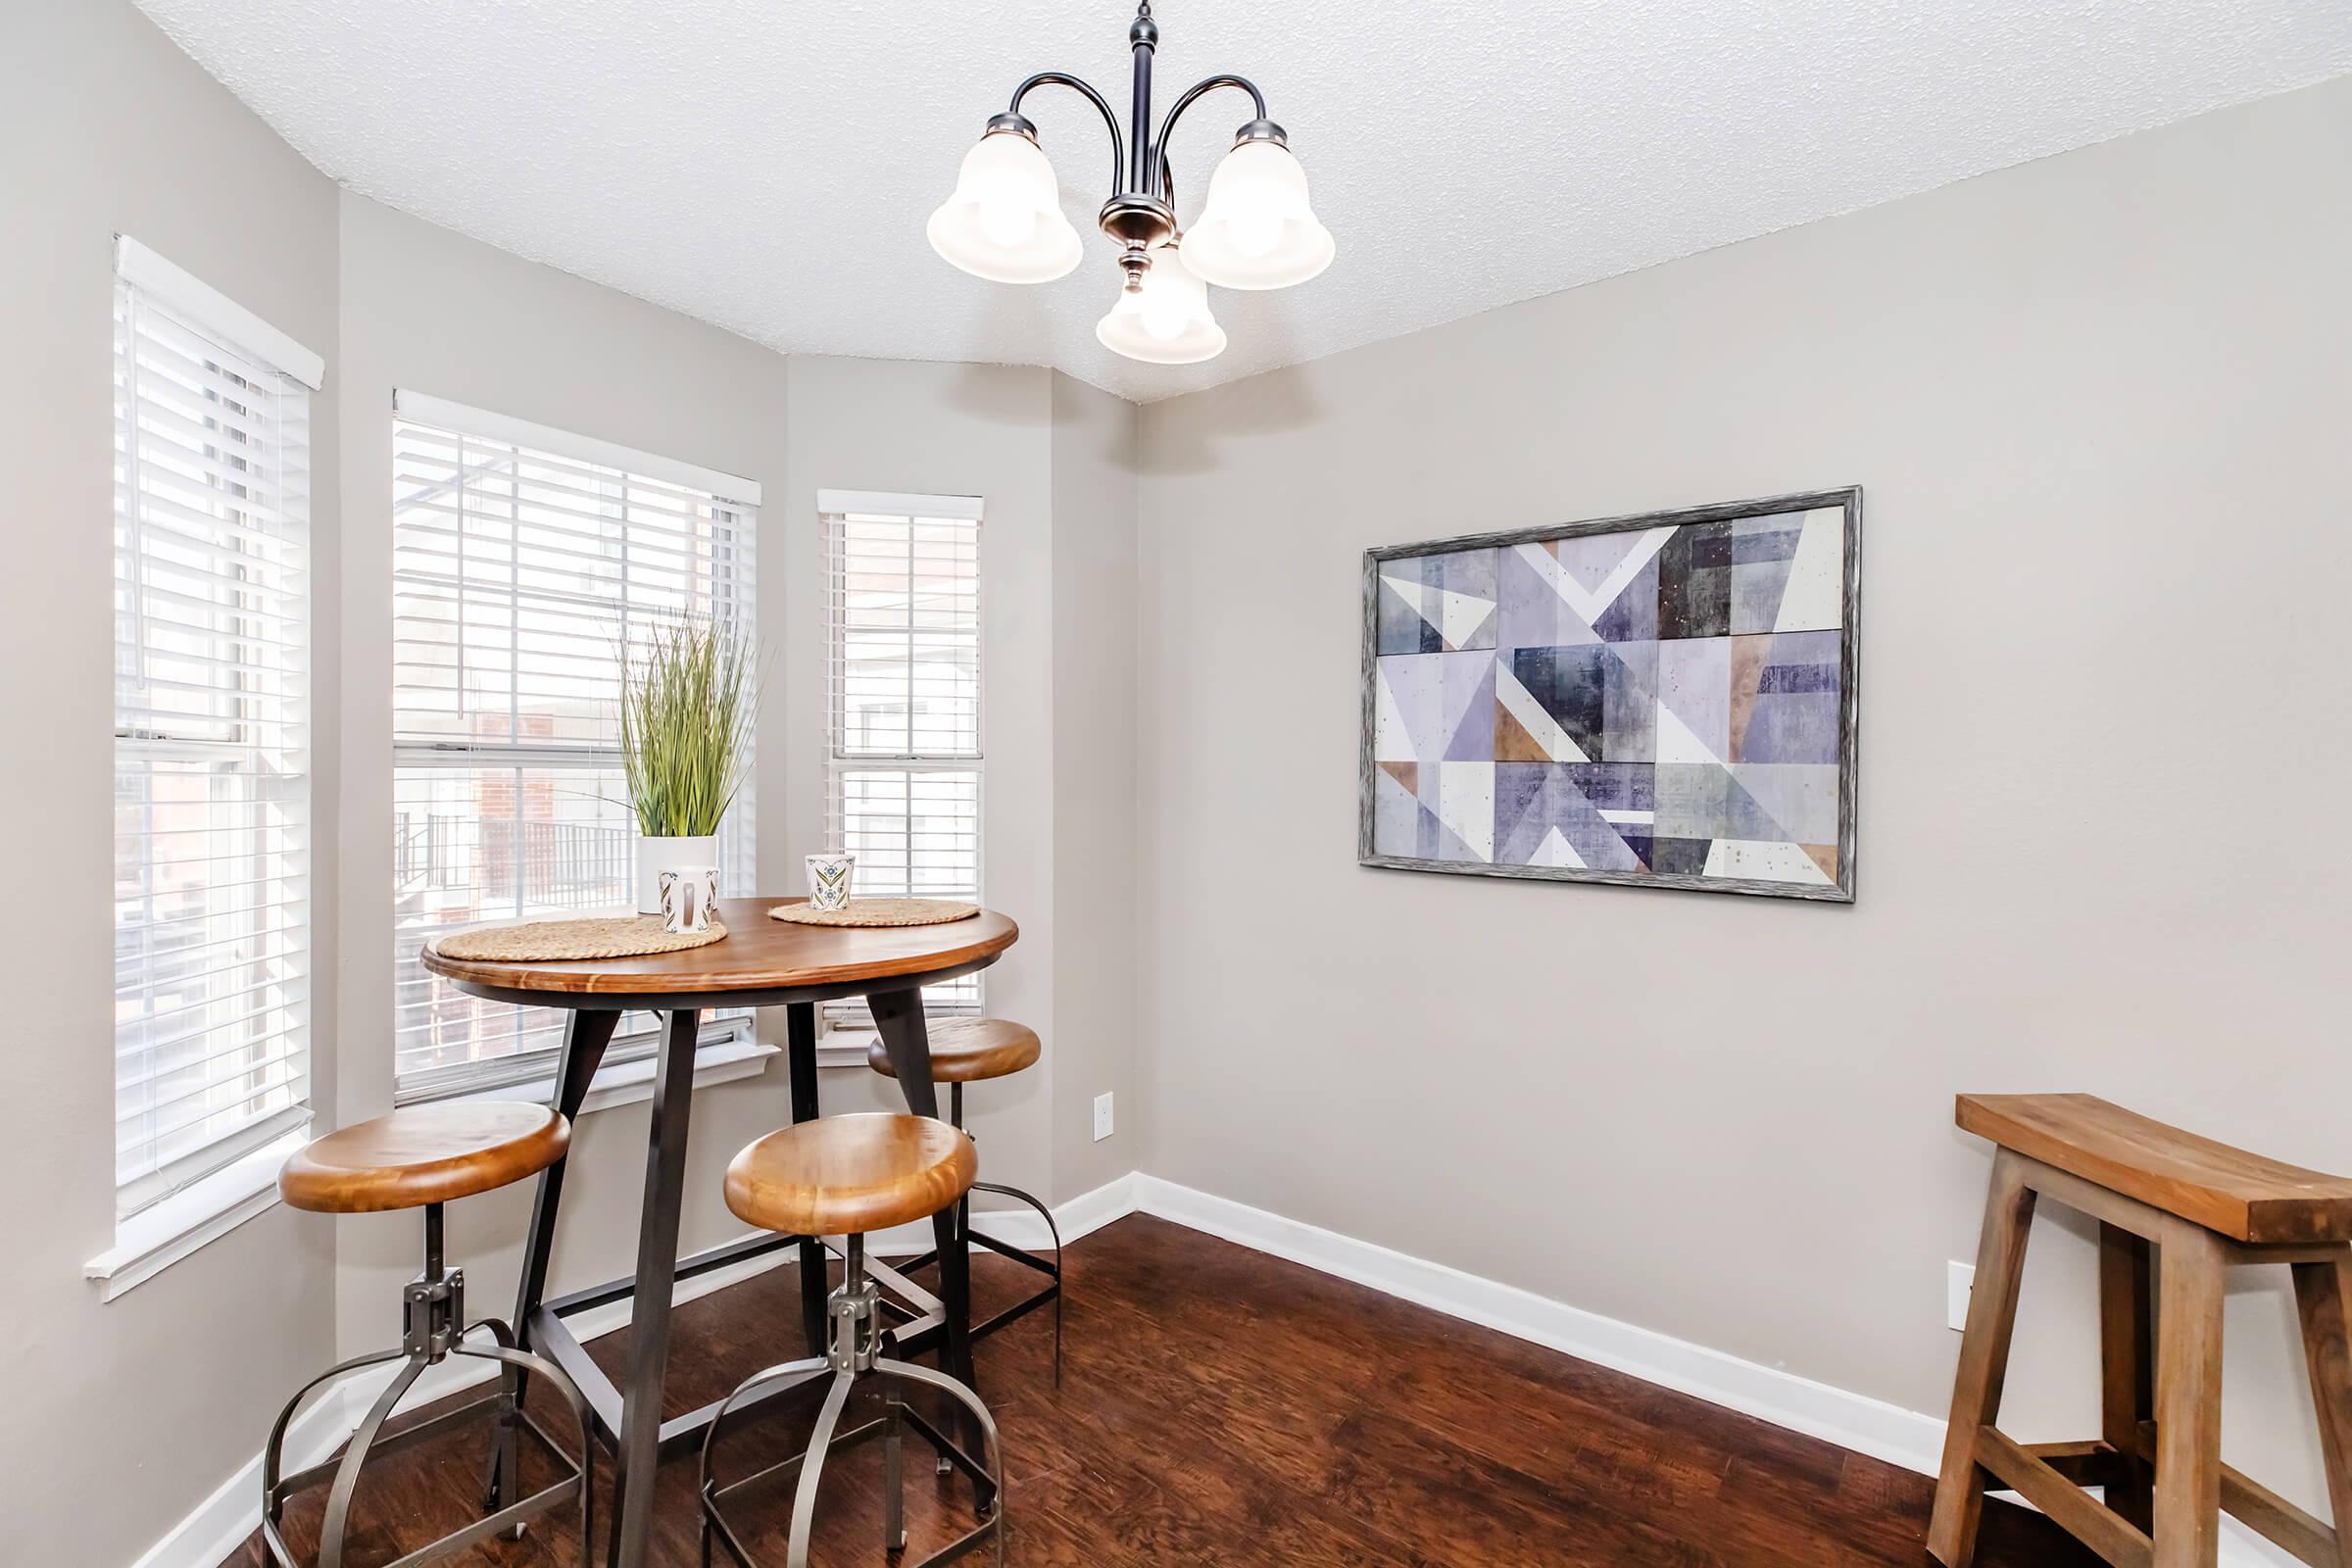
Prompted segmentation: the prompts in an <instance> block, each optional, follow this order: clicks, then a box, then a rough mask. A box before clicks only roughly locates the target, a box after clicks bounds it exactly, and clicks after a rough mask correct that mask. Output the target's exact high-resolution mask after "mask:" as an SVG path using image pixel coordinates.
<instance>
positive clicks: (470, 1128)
mask: <svg viewBox="0 0 2352 1568" xmlns="http://www.w3.org/2000/svg"><path fill="white" fill-rule="evenodd" d="M570 1141H571V1127H570V1124H569V1123H567V1122H566V1121H565V1120H564V1118H563V1117H562V1116H561V1115H559V1114H557V1113H556V1112H555V1111H553V1110H551V1109H549V1108H548V1107H547V1106H545V1105H533V1104H526V1103H520V1102H515V1101H458V1102H453V1103H447V1104H438V1105H411V1106H407V1107H404V1108H403V1109H400V1110H396V1111H394V1112H392V1114H391V1115H389V1116H378V1117H377V1118H376V1119H375V1120H373V1121H366V1122H361V1123H359V1124H358V1125H357V1126H352V1127H346V1128H344V1129H343V1130H342V1131H340V1132H334V1133H329V1134H327V1135H326V1136H325V1137H323V1138H320V1139H318V1140H317V1141H315V1142H313V1143H312V1144H311V1145H310V1146H309V1147H308V1148H306V1149H303V1150H302V1151H300V1152H297V1153H296V1154H295V1155H294V1156H293V1157H292V1158H291V1159H289V1160H287V1161H286V1163H285V1168H284V1169H283V1170H281V1171H280V1172H279V1173H278V1178H277V1190H278V1192H279V1194H280V1195H281V1196H282V1197H283V1198H284V1199H285V1201H286V1202H287V1203H289V1204H290V1205H292V1206H293V1207H295V1208H304V1209H310V1210H312V1211H314V1212H317V1213H323V1214H374V1213H382V1212H384V1211H385V1210H388V1209H399V1208H421V1209H423V1210H424V1270H423V1272H422V1273H420V1274H419V1275H417V1278H416V1279H414V1280H412V1281H410V1282H409V1284H408V1285H407V1286H406V1287H404V1288H403V1289H402V1291H401V1314H402V1335H401V1344H400V1348H398V1349H394V1350H381V1351H378V1352H376V1353H375V1354H373V1355H362V1356H356V1357H354V1358H353V1359H351V1360H349V1361H345V1362H343V1363H342V1364H341V1365H339V1366H336V1367H333V1368H331V1369H329V1370H328V1371H326V1372H323V1373H321V1374H319V1376H318V1377H316V1378H313V1379H312V1380H311V1381H310V1382H309V1383H306V1384H304V1385H303V1386H302V1388H301V1389H300V1390H299V1391H298V1392H297V1393H296V1394H295V1396H294V1397H293V1398H291V1399H289V1400H287V1401H286V1407H285V1409H284V1410H282V1411H281V1412H279V1414H278V1418H277V1424H276V1425H275V1426H272V1427H271V1428H270V1441H269V1442H268V1443H267V1444H266V1445H265V1446H263V1449H262V1540H263V1543H264V1544H266V1545H267V1546H268V1548H269V1551H270V1557H271V1558H272V1559H273V1560H274V1561H275V1562H276V1563H277V1564H278V1565H279V1568H298V1565H297V1563H296V1560H295V1557H294V1554H293V1553H292V1552H291V1551H290V1550H288V1549H287V1546H286V1544H285V1541H284V1539H283V1538H282V1537H281V1536H280V1534H279V1532H278V1525H279V1522H280V1520H281V1519H282V1518H283V1515H284V1511H285V1504H286V1499H287V1498H288V1497H289V1496H291V1495H293V1494H294V1493H296V1492H299V1491H302V1490H303V1489H304V1488H306V1487H310V1486H315V1485H317V1484H318V1483H319V1482H320V1481H322V1480H325V1479H326V1478H327V1477H328V1476H330V1475H331V1476H332V1477H333V1478H334V1484H333V1486H332V1487H331V1488H330V1489H329V1491H328V1493H327V1498H326V1516H325V1518H324V1520H323V1521H322V1522H321V1523H320V1525H319V1557H318V1563H317V1568H342V1563H343V1541H344V1536H345V1533H346V1532H347V1530H348V1529H349V1527H350V1523H351V1498H352V1493H353V1492H354V1490H355V1489H356V1488H357V1487H358V1485H359V1479H360V1471H361V1468H362V1467H363V1466H364V1465H366V1463H367V1462H368V1456H369V1455H370V1454H371V1453H372V1454H380V1453H387V1452H390V1451H391V1450H392V1449H394V1448H398V1447H403V1446H407V1445H409V1444H412V1443H415V1442H417V1440H418V1439H421V1438H424V1437H427V1436H430V1435H431V1434H433V1433H436V1432H440V1431H443V1430H445V1429H446V1428H448V1427H450V1426H452V1425H454V1424H456V1423H458V1422H460V1421H463V1420H465V1419H466V1418H468V1417H470V1416H472V1415H473V1414H474V1413H475V1412H476V1411H480V1410H484V1409H494V1410H495V1413H496V1416H497V1421H498V1437H497V1441H496V1443H495V1445H494V1446H493V1449H492V1453H491V1462H490V1466H489V1472H490V1474H489V1484H488V1492H487V1495H485V1496H484V1498H483V1501H482V1506H483V1508H484V1510H485V1512H486V1514H487V1517H485V1518H482V1519H478V1520H476V1521H475V1522H474V1523H472V1524H470V1525H467V1526H466V1528H465V1529H463V1530H460V1531H456V1532H454V1533H453V1534H450V1535H447V1536H443V1537H442V1538H441V1539H440V1540H438V1541H434V1542H431V1543H429V1544H425V1545H423V1546H420V1547H418V1548H417V1549H416V1550H415V1551H412V1552H409V1553H408V1554H406V1555H405V1556H402V1557H400V1558H399V1559H397V1560H396V1561H395V1562H393V1563H390V1564H387V1565H386V1568H418V1565H420V1564H423V1563H428V1562H432V1561H435V1560H437V1559H439V1558H442V1557H446V1556H448V1555H449V1554H451V1553H452V1552H456V1551H461V1550H463V1549H465V1548H466V1547H467V1546H469V1545H472V1544H474V1543H475V1542H477V1541H484V1540H487V1539H488V1538H490V1537H491V1536H494V1535H496V1534H498V1533H499V1532H501V1531H512V1532H513V1533H514V1534H515V1535H516V1536H520V1535H521V1534H522V1529H523V1525H524V1523H525V1522H526V1521H528V1520H530V1519H532V1518H534V1517H536V1516H538V1515H539V1514H543V1513H545V1512H547V1511H548V1510H549V1509H550V1508H553V1507H556V1506H558V1505H559V1504H561V1503H563V1502H564V1501H566V1500H571V1499H576V1500H577V1501H578V1503H579V1507H580V1562H581V1564H582V1568H587V1565H588V1564H589V1563H590V1562H591V1561H592V1558H591V1556H590V1553H589V1547H588V1544H589V1541H590V1540H591V1539H592V1537H593V1535H594V1531H593V1529H592V1528H591V1527H592V1525H593V1522H594V1521H593V1519H592V1517H591V1514H590V1501H589V1491H590V1485H591V1482H592V1481H593V1480H594V1476H593V1467H594V1462H595V1454H594V1446H593V1444H592V1443H591V1441H590V1437H589V1425H588V1404H587V1401H586V1400H585V1399H583V1398H582V1397H580V1391H579V1390H578V1389H577V1388H576V1387H574V1386H573V1384H572V1381H571V1379H569V1378H567V1377H565V1376H564V1373H563V1371H562V1370H561V1369H559V1368H558V1367H557V1366H556V1365H555V1363H554V1362H552V1361H548V1360H545V1359H543V1358H542V1357H540V1356H536V1355H533V1354H532V1353H530V1352H529V1351H528V1350H523V1349H518V1348H516V1347H515V1331H514V1330H513V1329H511V1328H509V1327H508V1326H507V1325H506V1324H505V1323H503V1322H501V1321H500V1320H498V1319H497V1318H484V1319H482V1320H481V1321H480V1322H478V1323H474V1324H472V1325H470V1326H468V1325H467V1324H466V1274H465V1271H464V1270H462V1269H450V1268H445V1267H443V1265H442V1256H441V1205H442V1204H444V1203H446V1202H449V1201H452V1200H453V1199H459V1198H470V1197H472V1196H473V1195H475V1194H476V1193H487V1192H490V1191H492V1190H493V1189H495V1188H500V1187H504V1186H506V1185H508V1184H509V1183H510V1182H518V1181H521V1180H522V1179H524V1178H525V1177H528V1176H536V1175H537V1174H539V1172H541V1171H543V1170H545V1169H546V1168H547V1167H548V1166H550V1165H553V1164H554V1163H555V1162H556V1161H558V1160H560V1159H562V1158H563V1157H564V1149H565V1147H566V1146H567V1145H568V1144H569V1143H570ZM477 1329H486V1330H488V1331H489V1333H490V1336H491V1340H492V1342H493V1343H492V1344H490V1345H486V1346H485V1345H468V1344H466V1335H467V1334H470V1333H472V1332H474V1331H475V1330H477ZM453 1355H462V1356H471V1357H473V1358H475V1359H478V1360H484V1361H494V1362H497V1363H498V1364H499V1369H500V1383H499V1391H498V1392H497V1393H496V1394H492V1395H486V1396H484V1397H481V1398H479V1399H475V1400H473V1401H471V1402H470V1403H467V1404H465V1405H462V1406H460V1407H459V1408H457V1409H455V1410H452V1411H449V1412H447V1413H446V1414H443V1415H438V1416H435V1417H434V1418H433V1419H431V1420H429V1421H425V1422H421V1423H419V1424H418V1425H416V1426H413V1427H410V1428H409V1429H408V1430H406V1431H404V1432H401V1433H399V1434H397V1435H395V1436H393V1437H389V1438H387V1437H384V1436H382V1433H383V1428H384V1423H385V1421H387V1420H389V1419H390V1418H391V1415H392V1411H393V1409H394V1407H396V1406H397V1405H398V1404H399V1403H400V1401H401V1399H402V1397H404V1396H405V1395H407V1394H408V1392H409V1390H410V1389H411V1388H413V1387H414V1386H415V1385H416V1382H417V1378H419V1377H420V1376H422V1375H423V1373H424V1369H425V1368H426V1367H429V1366H435V1365H438V1364H439V1363H440V1362H442V1361H444V1360H446V1359H448V1358H449V1357H450V1356H453ZM386 1361H398V1362H400V1363H402V1365H401V1368H400V1370H399V1371H398V1372H396V1373H394V1374H393V1377H392V1381H391V1383H390V1385H389V1386H387V1387H386V1388H385V1389H384V1391H383V1393H382V1394H381V1395H379V1396H378V1397H376V1400H375V1403H374V1404H373V1405H372V1406H370V1407H369V1409H368V1414H367V1417H366V1419H364V1420H363V1421H361V1423H360V1426H359V1430H358V1431H356V1432H355V1433H353V1434H352V1437H351V1441H350V1443H349V1444H348V1445H347V1446H345V1448H344V1450H343V1454H342V1457H341V1458H340V1459H329V1460H328V1461H327V1462H326V1463H324V1464H319V1465H314V1466H312V1467H311V1468H310V1469H308V1470H304V1471H300V1472H298V1473H297V1474H294V1475H291V1476H286V1477H284V1478H283V1479H282V1480H281V1479H280V1478H279V1475H278V1470H279V1466H280V1464H281V1462H282V1459H283V1453H282V1450H283V1448H284V1446H285V1441H286V1428H287V1425H288V1424H289V1423H290V1422H291V1421H292V1420H293V1418H294V1412H295V1410H296V1409H297V1408H298V1407H299V1406H300V1405H301V1404H302V1402H303V1400H304V1399H305V1398H307V1397H309V1396H310V1395H311V1393H312V1392H313V1391H314V1390H316V1389H319V1388H320V1387H322V1386H323V1385H325V1384H328V1383H331V1382H333V1381H334V1380H335V1379H337V1378H340V1377H342V1376H343V1375H344V1374H346V1373H349V1372H355V1371H357V1370H359V1369H360V1368H362V1367H367V1366H375V1365H379V1364H381V1363H383V1362H386ZM526 1373H528V1374H531V1375H534V1376H537V1377H543V1378H545V1379H547V1381H548V1383H549V1384H550V1386H552V1387H553V1388H555V1389H556V1390H558V1391H559V1392H560V1393H562V1395H563V1396H564V1399H565V1400H566V1401H567V1402H568V1403H569V1404H570V1405H571V1413H572V1418H573V1419H574V1420H575V1421H576V1422H578V1424H579V1433H580V1456H579V1458H578V1460H576V1461H574V1460H573V1459H572V1458H571V1456H570V1455H569V1454H568V1453H566V1452H565V1451H564V1449H563V1448H562V1447H561V1446H559V1445H558V1444H557V1443H556V1441H555V1440H554V1439H553V1438H550V1437H549V1436H548V1435H547V1433H546V1432H544V1431H542V1430H541V1429H540V1426H539V1424H538V1423H537V1422H536V1421H534V1420H532V1419H531V1417H530V1415H529V1413H528V1412H527V1411H525V1410H524V1409H523V1408H522V1390H523V1376H524V1374H526ZM518 1431H522V1432H528V1433H529V1434H530V1435H531V1436H532V1437H533V1438H534V1439H536V1440H537V1441H538V1442H539V1443H541V1444H543V1445H544V1446H546V1448H547V1451H548V1452H549V1453H551V1454H553V1455H554V1456H555V1457H556V1458H557V1459H558V1460H559V1461H560V1462H562V1463H563V1464H564V1466H565V1467H566V1469H567V1472H568V1473H567V1474H565V1475H564V1477H563V1478H562V1479H560V1480H558V1481H556V1482H555V1483H554V1484H553V1485H550V1486H547V1487H544V1488H542V1489H541V1490H539V1491H538V1492H535V1493H533V1494H531V1495H529V1496H527V1497H526V1496H517V1495H515V1494H516V1493H517V1492H518V1491H519V1490H520V1486H521V1472H520V1469H519V1467H518V1464H517V1457H518V1456H517V1454H516V1451H515V1437H516V1433H517V1432H518Z"/></svg>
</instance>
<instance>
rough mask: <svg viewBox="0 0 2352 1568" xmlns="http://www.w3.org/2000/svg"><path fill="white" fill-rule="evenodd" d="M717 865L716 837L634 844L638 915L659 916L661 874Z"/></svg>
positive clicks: (712, 835) (655, 840)
mask: <svg viewBox="0 0 2352 1568" xmlns="http://www.w3.org/2000/svg"><path fill="white" fill-rule="evenodd" d="M717 863H718V835H717V834H715V833H706V834H704V835H703V836H702V837H700V838H691V839H649V838H640V839H639V840H638V841H637V912H638V913H639V914H660V913H661V912H662V872H664V871H683V870H687V869H689V868H692V867H696V866H705V865H716V864H717Z"/></svg>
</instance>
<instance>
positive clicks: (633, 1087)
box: [81, 1040, 865, 1301]
mask: <svg viewBox="0 0 2352 1568" xmlns="http://www.w3.org/2000/svg"><path fill="white" fill-rule="evenodd" d="M859 1051H860V1054H859V1055H858V1060H859V1061H863V1060H864V1059H865V1058H864V1055H863V1054H862V1051H863V1048H862V1047H861V1048H859ZM775 1054H777V1049H776V1048H775V1047H774V1046H763V1045H760V1043H759V1042H758V1041H755V1040H731V1041H726V1042H723V1043H721V1044H717V1045H711V1046H705V1047H704V1048H703V1049H702V1051H701V1052H700V1053H698V1054H697V1055H696V1056H695V1061H694V1087H695V1088H697V1089H708V1088H710V1087H711V1085H713V1084H725V1083H734V1082H736V1081H737V1080H739V1079H744V1078H757V1077H759V1076H760V1074H761V1073H763V1072H765V1071H766V1070H767V1058H768V1057H770V1056H773V1055H775ZM555 1094H556V1081H555V1079H554V1078H552V1077H550V1078H542V1079H538V1080H535V1081H532V1082H527V1083H519V1084H503V1085H501V1086H499V1087H498V1088H496V1089H484V1090H480V1091H477V1092H476V1093H474V1094H471V1095H459V1096H454V1097H452V1098H454V1099H458V1100H538V1101H548V1100H553V1099H554V1098H555ZM653 1098H654V1058H653V1057H651V1056H648V1057H645V1058H643V1059H641V1060H638V1061H625V1062H620V1063H618V1064H616V1065H614V1066H611V1067H607V1068H606V1069H605V1070H603V1071H602V1072H600V1073H598V1074H597V1075H596V1082H595V1083H594V1084H592V1085H591V1086H590V1087H589V1090H588V1099H587V1100H586V1102H584V1103H582V1104H581V1106H580V1114H581V1115H583V1116H586V1115H590V1114H593V1113H594V1112H596V1111H600V1110H611V1109H613V1108H614V1107H615V1106H618V1105H634V1104H637V1103H641V1102H644V1101H648V1100H651V1099H653ZM309 1141H310V1133H309V1131H308V1130H307V1129H297V1130H296V1131H294V1132H290V1133H288V1134H286V1136H285V1137H283V1138H280V1139H277V1140H276V1141H274V1142H272V1143H269V1144H265V1145H264V1146H263V1147H261V1148H260V1149H257V1150H255V1151H254V1152H252V1153H250V1154H248V1155H246V1156H245V1157H244V1158H243V1159H240V1160H238V1161H237V1162H236V1163H235V1164H233V1165H230V1166H228V1167H226V1168H225V1169H222V1170H219V1171H215V1172H214V1173H213V1174H212V1175H210V1176H207V1177H206V1178H204V1180H202V1181H200V1182H191V1183H190V1184H189V1185H188V1186H186V1187H184V1188H182V1189H181V1190H180V1191H178V1192H176V1193H173V1194H172V1196H171V1197H170V1198H167V1199H165V1200H164V1201H162V1202H159V1203H157V1204H155V1205H154V1206H153V1207H151V1208H146V1209H142V1210H141V1211H140V1212H138V1213H136V1214H133V1215H132V1216H131V1217H130V1218H128V1219H126V1220H124V1221H123V1223H122V1224H120V1225H118V1226H117V1227H116V1228H115V1245H114V1246H113V1247H111V1248H109V1249H108V1250H105V1251H103V1252H101V1253H99V1254H98V1255H97V1256H96V1257H93V1258H91V1259H90V1260H89V1261H88V1262H87V1263H84V1264H82V1266H81V1273H82V1277H83V1278H84V1279H89V1280H94V1281H96V1282H97V1283H98V1287H99V1296H100V1298H101V1299H104V1300H109V1301H111V1300H113V1299H116V1298H117V1297H119V1296H121V1295H123V1293H124V1292H126V1291H129V1290H131V1289H133V1288H134V1287H137V1286H139V1285H143V1284H145V1283H146V1282H147V1281H149V1280H151V1279H153V1278H155V1276H156V1275H158V1274H161V1273H162V1272H163V1271H164V1270H165V1269H167V1268H170V1267H171V1266H172V1264H174V1263H176V1262H178V1261H179V1260H180V1259H181V1258H183V1257H187V1256H190V1255H191V1254H193V1253H194V1252H195V1251H196V1250H198V1249H200V1248H202V1247H203V1246H204V1245H205V1244H206V1243H207V1242H210V1241H213V1240H214V1239H215V1238H217V1237H221V1236H226V1235H227V1234H228V1233H229V1232H230V1231H233V1230H235V1229H236V1228H237V1227H238V1226H240V1225H242V1224H244V1223H245V1222H246V1221H247V1220H249V1219H251V1218H253V1217H254V1216H255V1215H256V1214H260V1213H263V1212H264V1211H266V1210H268V1209H270V1207H272V1206H274V1205H275V1204H276V1202H277V1172H278V1167H279V1166H281V1165H283V1164H284V1163H285V1162H286V1157H287V1156H288V1155H289V1154H291V1153H293V1152H295V1151H296V1150H298V1149H300V1148H301V1147H302V1146H303V1145H304V1144H306V1143H308V1142H309Z"/></svg>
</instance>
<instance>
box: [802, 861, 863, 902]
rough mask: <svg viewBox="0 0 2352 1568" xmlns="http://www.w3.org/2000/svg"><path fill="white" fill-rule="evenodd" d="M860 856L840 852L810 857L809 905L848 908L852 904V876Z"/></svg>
mask: <svg viewBox="0 0 2352 1568" xmlns="http://www.w3.org/2000/svg"><path fill="white" fill-rule="evenodd" d="M857 869H858V857H856V856H855V855H843V854H840V853H838V852H835V853H833V854H829V855H811V856H809V907H810V908H811V909H846V908H848V907H850V877H851V875H852V873H854V872H855V871H856V870H857Z"/></svg>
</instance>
